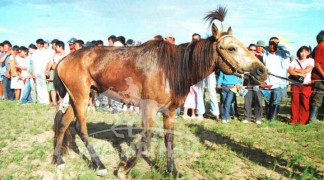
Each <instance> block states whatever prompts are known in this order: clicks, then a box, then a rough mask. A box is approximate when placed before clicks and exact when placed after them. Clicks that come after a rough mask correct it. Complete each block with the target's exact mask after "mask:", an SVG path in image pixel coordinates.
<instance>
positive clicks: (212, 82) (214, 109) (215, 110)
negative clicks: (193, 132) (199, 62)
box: [192, 33, 219, 120]
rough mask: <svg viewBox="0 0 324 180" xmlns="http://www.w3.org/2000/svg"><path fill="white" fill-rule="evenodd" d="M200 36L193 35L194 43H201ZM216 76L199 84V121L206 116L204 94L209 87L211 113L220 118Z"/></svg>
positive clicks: (207, 78) (212, 75)
mask: <svg viewBox="0 0 324 180" xmlns="http://www.w3.org/2000/svg"><path fill="white" fill-rule="evenodd" d="M200 38H201V36H200V34H197V33H194V34H193V35H192V41H200ZM216 84H217V81H216V76H215V72H213V73H211V74H210V75H209V76H207V77H206V78H205V79H203V80H202V81H200V82H198V83H197V85H198V90H197V98H196V100H197V114H198V120H203V119H204V117H203V115H204V114H205V112H206V111H205V100H204V94H205V87H206V86H207V88H208V92H209V98H210V112H211V114H212V115H213V116H215V117H216V119H218V118H219V107H218V102H217V96H216Z"/></svg>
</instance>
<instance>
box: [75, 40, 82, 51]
mask: <svg viewBox="0 0 324 180" xmlns="http://www.w3.org/2000/svg"><path fill="white" fill-rule="evenodd" d="M83 44H84V42H83V41H82V40H81V39H79V40H76V41H75V50H79V49H81V48H82V47H83Z"/></svg>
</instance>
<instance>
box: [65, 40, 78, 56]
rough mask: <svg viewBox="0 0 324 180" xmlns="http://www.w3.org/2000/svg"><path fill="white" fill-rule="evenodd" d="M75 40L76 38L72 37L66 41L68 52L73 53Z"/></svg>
mask: <svg viewBox="0 0 324 180" xmlns="http://www.w3.org/2000/svg"><path fill="white" fill-rule="evenodd" d="M75 41H77V39H76V38H74V37H73V38H71V39H70V40H68V42H67V43H68V44H69V47H70V53H73V52H74V51H75Z"/></svg>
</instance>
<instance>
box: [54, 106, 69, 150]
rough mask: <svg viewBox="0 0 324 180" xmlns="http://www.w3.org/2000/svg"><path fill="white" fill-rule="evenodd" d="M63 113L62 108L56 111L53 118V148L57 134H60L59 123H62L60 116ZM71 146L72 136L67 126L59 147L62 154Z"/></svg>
mask: <svg viewBox="0 0 324 180" xmlns="http://www.w3.org/2000/svg"><path fill="white" fill-rule="evenodd" d="M63 115H64V113H63V112H62V110H59V111H57V113H56V115H55V118H54V133H55V134H54V149H55V147H56V144H57V140H58V135H59V134H60V132H59V131H60V130H61V129H60V128H61V123H62V117H63ZM71 146H72V136H71V132H70V129H69V127H68V128H67V129H66V131H65V133H64V136H63V142H62V147H61V152H62V154H65V153H66V152H67V151H68V149H69V148H70V147H71Z"/></svg>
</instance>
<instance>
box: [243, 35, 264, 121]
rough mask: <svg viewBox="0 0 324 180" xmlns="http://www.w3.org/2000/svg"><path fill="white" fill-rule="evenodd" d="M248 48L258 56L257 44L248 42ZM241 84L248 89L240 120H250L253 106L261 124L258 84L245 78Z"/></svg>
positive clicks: (260, 99) (256, 117) (260, 100)
mask: <svg viewBox="0 0 324 180" xmlns="http://www.w3.org/2000/svg"><path fill="white" fill-rule="evenodd" d="M258 42H259V41H258ZM259 45H260V44H259ZM248 49H249V51H250V52H251V53H252V54H254V55H255V56H256V57H257V56H258V51H257V46H256V45H255V44H250V45H249V47H248ZM243 85H244V86H246V87H247V90H248V91H247V93H246V95H245V96H244V120H243V121H242V122H243V123H248V122H250V121H251V116H252V108H254V114H255V119H256V123H257V124H261V123H262V111H263V109H262V94H261V91H260V89H259V86H258V84H257V83H256V82H254V81H253V80H252V79H245V80H244V83H243Z"/></svg>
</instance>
